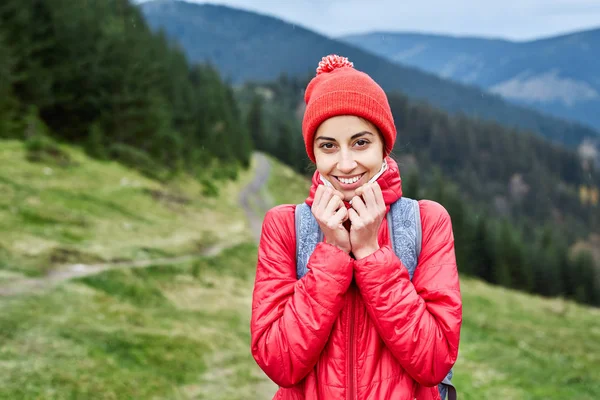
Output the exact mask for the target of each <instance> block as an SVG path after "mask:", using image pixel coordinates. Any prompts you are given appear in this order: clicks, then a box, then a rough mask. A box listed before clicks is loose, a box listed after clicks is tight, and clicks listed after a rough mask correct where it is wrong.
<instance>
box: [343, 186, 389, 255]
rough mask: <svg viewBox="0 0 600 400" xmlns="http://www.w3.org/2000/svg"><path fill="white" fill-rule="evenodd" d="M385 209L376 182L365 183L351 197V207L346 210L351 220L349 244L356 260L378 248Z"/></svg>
mask: <svg viewBox="0 0 600 400" xmlns="http://www.w3.org/2000/svg"><path fill="white" fill-rule="evenodd" d="M361 196H362V198H361ZM363 200H364V201H363ZM385 210H386V207H385V202H384V200H383V194H382V193H381V188H380V187H379V184H378V183H377V182H373V183H367V184H366V185H363V186H361V187H360V188H358V189H356V196H354V198H352V208H351V209H349V210H348V216H349V218H350V221H352V227H351V228H350V244H351V246H352V253H353V254H354V257H356V259H357V260H360V259H361V258H365V257H367V256H368V255H371V254H373V253H374V252H376V251H377V250H378V249H379V242H378V241H377V235H378V233H379V227H380V225H381V221H382V220H383V218H384V217H385Z"/></svg>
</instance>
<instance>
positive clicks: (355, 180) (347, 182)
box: [338, 176, 360, 185]
mask: <svg viewBox="0 0 600 400" xmlns="http://www.w3.org/2000/svg"><path fill="white" fill-rule="evenodd" d="M338 179H339V180H340V182H342V183H345V184H346V185H350V184H352V183H355V182H358V180H359V179H360V176H355V177H354V178H351V179H346V178H338Z"/></svg>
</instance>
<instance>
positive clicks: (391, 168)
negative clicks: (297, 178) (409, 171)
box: [306, 156, 402, 207]
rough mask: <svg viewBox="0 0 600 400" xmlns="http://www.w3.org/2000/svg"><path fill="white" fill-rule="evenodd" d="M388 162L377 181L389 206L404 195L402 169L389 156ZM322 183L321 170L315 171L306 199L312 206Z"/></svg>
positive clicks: (347, 205) (348, 205)
mask: <svg viewBox="0 0 600 400" xmlns="http://www.w3.org/2000/svg"><path fill="white" fill-rule="evenodd" d="M386 162H387V164H388V168H387V170H386V171H385V172H384V173H383V174H382V175H381V176H380V177H379V178H377V183H379V186H380V187H381V192H382V193H383V200H384V201H385V204H386V205H387V206H388V207H389V206H390V204H392V203H394V202H395V201H396V200H398V199H399V198H400V197H402V178H401V177H400V169H399V168H398V164H397V163H396V161H394V160H393V159H392V158H391V157H389V156H388V157H386ZM322 184H323V183H322V182H321V176H320V174H319V171H315V173H314V174H313V177H312V185H311V187H310V193H309V195H308V197H307V199H306V204H308V205H309V206H310V207H312V204H313V201H314V197H315V192H316V191H317V188H318V187H319V185H322ZM344 203H345V204H346V207H350V204H348V202H344Z"/></svg>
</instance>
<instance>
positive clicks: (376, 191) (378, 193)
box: [373, 182, 385, 207]
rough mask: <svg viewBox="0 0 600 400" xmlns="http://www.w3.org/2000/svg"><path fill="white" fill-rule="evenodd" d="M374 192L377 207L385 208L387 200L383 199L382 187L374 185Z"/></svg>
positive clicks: (377, 184)
mask: <svg viewBox="0 0 600 400" xmlns="http://www.w3.org/2000/svg"><path fill="white" fill-rule="evenodd" d="M373 192H374V194H375V200H376V201H377V205H378V206H379V207H385V200H384V199H383V192H382V191H381V186H379V183H377V182H375V183H374V184H373Z"/></svg>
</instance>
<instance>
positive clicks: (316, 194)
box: [313, 185, 325, 209]
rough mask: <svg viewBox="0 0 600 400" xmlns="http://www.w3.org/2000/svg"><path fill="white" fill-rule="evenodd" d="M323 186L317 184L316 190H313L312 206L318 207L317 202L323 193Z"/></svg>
mask: <svg viewBox="0 0 600 400" xmlns="http://www.w3.org/2000/svg"><path fill="white" fill-rule="evenodd" d="M324 188H325V186H324V185H319V186H317V190H316V191H315V198H314V200H313V208H314V209H318V207H319V203H320V202H321V196H322V195H323V190H324Z"/></svg>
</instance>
